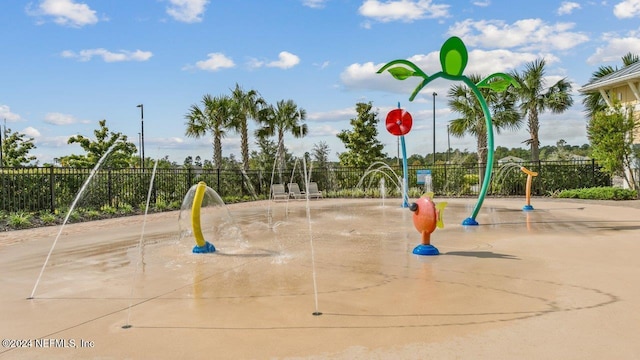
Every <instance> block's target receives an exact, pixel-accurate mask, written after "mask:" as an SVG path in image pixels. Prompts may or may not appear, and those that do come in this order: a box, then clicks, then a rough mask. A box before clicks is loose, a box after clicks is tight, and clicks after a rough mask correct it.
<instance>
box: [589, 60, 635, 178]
mask: <svg viewBox="0 0 640 360" xmlns="http://www.w3.org/2000/svg"><path fill="white" fill-rule="evenodd" d="M580 92H581V93H583V94H587V93H592V92H599V93H600V95H601V96H602V98H603V99H604V101H605V102H606V103H607V105H608V106H609V107H612V106H613V104H614V103H620V104H621V105H622V106H629V107H631V108H632V109H633V112H634V115H635V118H636V122H640V62H636V63H634V64H631V65H628V66H625V67H623V68H622V69H620V70H618V71H615V72H612V73H611V74H608V75H606V76H603V77H601V78H600V79H597V80H594V81H592V82H590V83H588V84H586V85H584V86H583V87H582V88H581V89H580ZM633 139H634V140H633V142H634V144H640V126H638V127H637V128H636V131H635V133H634V137H633ZM631 167H632V169H633V170H635V171H634V173H635V174H638V171H637V170H638V165H637V164H636V165H635V166H634V165H632V166H631ZM627 171H630V170H629V169H628V170H627ZM627 175H630V174H629V172H627ZM636 180H637V179H636ZM615 182H616V179H614V183H615ZM622 185H623V187H625V188H628V187H633V185H632V184H629V183H623V184H622Z"/></svg>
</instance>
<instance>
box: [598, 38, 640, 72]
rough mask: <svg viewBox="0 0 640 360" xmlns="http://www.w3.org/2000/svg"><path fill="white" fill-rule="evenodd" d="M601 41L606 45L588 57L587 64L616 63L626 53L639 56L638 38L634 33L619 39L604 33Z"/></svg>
mask: <svg viewBox="0 0 640 360" xmlns="http://www.w3.org/2000/svg"><path fill="white" fill-rule="evenodd" d="M603 41H604V42H605V43H606V44H605V45H604V46H602V47H598V48H597V49H596V52H595V53H594V54H593V55H591V56H589V58H588V59H587V64H591V65H594V64H599V63H602V62H611V61H614V62H618V63H621V60H620V59H621V58H622V57H623V56H624V55H625V54H626V53H628V52H631V53H633V54H640V37H638V36H636V35H635V34H634V33H629V34H627V36H626V37H621V36H619V35H618V34H616V33H606V34H604V35H603Z"/></svg>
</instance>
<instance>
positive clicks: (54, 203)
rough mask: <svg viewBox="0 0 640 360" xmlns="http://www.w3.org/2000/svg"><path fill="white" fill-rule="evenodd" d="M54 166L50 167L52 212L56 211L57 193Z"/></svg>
mask: <svg viewBox="0 0 640 360" xmlns="http://www.w3.org/2000/svg"><path fill="white" fill-rule="evenodd" d="M54 176H55V175H54V172H53V166H51V167H49V195H50V196H51V213H52V214H53V213H55V211H56V194H55V186H54V185H55V180H54Z"/></svg>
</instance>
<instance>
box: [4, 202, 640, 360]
mask: <svg viewBox="0 0 640 360" xmlns="http://www.w3.org/2000/svg"><path fill="white" fill-rule="evenodd" d="M442 200H443V199H438V200H437V201H442ZM446 201H448V202H449V204H448V206H447V209H446V217H447V218H449V217H451V218H456V217H460V216H463V214H466V213H468V211H469V209H470V208H471V207H472V205H473V204H472V200H469V199H446ZM521 201H522V200H521V199H487V202H486V204H485V208H484V209H485V211H483V212H482V214H480V216H479V220H481V222H482V224H485V225H480V226H476V227H463V226H460V225H459V224H458V225H456V224H450V223H449V224H447V226H446V227H445V228H444V229H439V230H438V233H437V234H440V235H438V236H442V238H443V239H446V240H443V241H439V240H438V239H440V237H438V238H434V241H436V242H437V244H438V247H439V250H440V253H441V255H440V256H437V257H421V256H415V255H413V254H411V249H412V248H413V247H414V245H415V238H416V235H418V234H417V232H416V229H415V228H414V226H413V223H412V218H411V215H412V213H411V212H410V211H409V210H407V209H403V208H401V207H400V206H399V199H398V198H396V199H393V201H389V205H387V206H380V205H379V201H378V200H376V199H369V200H366V199H336V200H332V199H324V200H322V201H314V202H311V204H312V205H311V223H312V225H313V228H312V235H313V237H314V241H315V244H316V256H317V264H318V269H317V270H318V291H319V307H320V310H321V311H322V312H323V316H320V317H314V316H312V314H311V312H312V311H313V309H314V304H313V285H312V282H311V266H310V261H309V255H310V254H309V252H310V250H309V246H308V234H307V233H306V231H307V228H308V227H307V217H306V216H307V215H306V204H305V202H304V201H297V202H296V201H293V202H289V203H288V204H284V203H278V204H273V203H272V204H271V207H272V215H273V225H274V226H272V228H271V230H270V228H269V226H268V224H267V219H266V215H265V211H264V210H265V207H266V206H267V204H266V202H255V203H246V204H237V205H230V206H229V207H228V210H229V212H230V214H231V215H232V217H233V220H234V224H235V225H229V224H227V225H225V226H223V227H222V228H214V227H212V226H209V225H207V224H208V223H207V221H208V219H209V218H208V217H207V215H206V214H205V213H204V212H203V223H202V225H203V235H204V236H205V238H207V239H209V237H208V236H209V235H210V233H211V232H212V231H215V232H219V234H218V235H217V236H218V237H217V238H216V240H214V243H215V245H216V252H214V253H211V254H206V255H198V254H192V253H191V250H192V248H193V245H194V243H193V238H182V239H181V238H180V236H179V232H180V229H179V226H178V225H177V223H176V219H177V217H178V213H177V212H172V213H161V214H154V215H151V216H149V219H148V224H147V232H146V234H145V239H144V247H143V249H142V263H141V265H140V275H139V276H138V278H137V280H136V282H135V284H134V292H133V306H132V308H131V325H132V327H131V328H130V329H122V328H121V326H122V324H123V323H124V322H125V318H126V311H127V307H128V305H129V301H130V298H129V290H130V286H131V272H132V268H133V267H134V266H136V262H137V258H138V253H137V248H136V246H137V241H138V239H137V238H138V234H139V229H140V222H141V217H132V218H122V219H114V220H108V221H98V222H94V223H92V224H70V225H69V226H68V228H67V229H66V230H65V232H64V233H63V236H62V237H61V239H60V243H59V244H58V248H57V249H56V251H55V252H54V253H53V254H52V257H51V263H50V265H49V266H48V268H47V271H46V272H45V274H44V276H43V279H42V281H41V285H40V288H39V291H38V295H37V296H36V298H35V299H33V300H25V296H26V294H28V293H29V291H30V290H31V286H32V285H33V279H34V276H35V275H36V274H37V272H38V270H39V266H40V265H41V261H42V258H44V257H45V255H46V253H47V250H48V245H49V244H50V241H51V239H50V236H51V235H50V232H51V231H50V230H49V229H37V230H28V231H26V232H16V233H6V234H2V235H0V255H2V258H3V262H2V263H1V264H0V271H2V272H3V274H5V275H6V276H3V278H2V279H1V280H0V281H1V282H2V283H1V284H0V285H1V286H2V288H3V289H10V291H4V292H2V294H1V295H0V309H1V310H0V311H1V312H2V314H1V315H2V318H3V323H4V324H5V325H6V326H4V327H3V328H2V330H0V332H2V336H3V338H43V337H47V338H61V339H75V340H76V341H79V339H84V340H89V341H93V343H94V345H93V347H85V348H79V347H78V348H73V349H70V348H31V349H27V348H20V349H18V348H14V349H8V348H3V349H0V351H1V353H0V359H3V358H7V359H13V358H21V357H22V358H56V357H57V358H62V357H71V356H75V357H83V358H92V357H94V358H95V357H103V358H109V357H111V358H123V357H135V358H177V357H185V356H190V357H198V354H202V353H203V352H215V354H216V356H217V357H218V358H287V357H299V358H300V357H302V358H304V357H312V358H313V357H316V358H323V357H324V358H337V359H352V358H358V357H359V358H425V357H428V356H432V357H440V358H446V357H447V355H450V354H456V355H458V356H459V357H461V358H473V357H478V356H479V357H483V358H488V357H493V358H497V357H503V358H512V357H516V356H519V357H524V358H540V357H542V356H543V355H544V354H548V353H550V352H551V353H554V354H557V355H558V356H559V357H563V358H593V357H601V358H607V357H613V358H632V357H633V354H636V353H638V351H640V345H638V344H637V342H636V341H635V337H634V334H635V332H634V329H635V328H636V326H637V323H636V319H635V318H634V316H633V314H635V310H634V309H635V308H637V307H638V306H640V293H638V291H637V289H635V287H630V286H628V284H629V281H632V279H635V278H637V277H638V276H640V270H638V268H637V266H635V261H636V259H635V258H634V257H633V256H632V255H631V254H634V253H637V252H638V251H640V244H638V242H637V241H632V239H635V238H637V236H638V235H640V233H639V231H640V230H638V229H640V222H639V221H638V220H637V219H638V218H640V209H633V208H619V207H615V206H604V205H599V204H593V203H580V202H558V201H554V200H548V199H538V200H537V206H536V211H534V212H523V211H521V210H520V206H521ZM603 214H606V215H607V216H608V217H606V218H604V217H603ZM222 218H223V219H224V218H225V217H222ZM234 226H235V227H234ZM17 233H21V234H17ZM25 233H28V234H29V236H24V235H23V234H25ZM605 239H606V241H607V243H608V244H609V249H610V250H611V251H612V252H613V253H612V254H611V256H608V257H603V256H602V253H601V251H599V249H596V248H595V247H585V246H584V244H585V242H590V241H600V240H605ZM540 248H544V249H545V251H544V252H541V251H539V249H540ZM596 262H597V263H598V267H597V268H596V267H594V266H593V264H594V263H596ZM611 274H616V276H614V277H612V276H611ZM619 299H625V301H624V302H621V301H619ZM603 324H610V326H604V327H603V326H602V325H603ZM596 328H597V329H598V330H597V331H594V329H596ZM539 329H554V331H552V332H549V331H539ZM558 333H563V334H571V336H562V337H561V336H557V334H558ZM249 339H250V341H251V346H247V341H249ZM611 342H614V343H615V344H616V346H613V347H611V346H604V345H605V344H610V343H611ZM460 343H464V344H465V346H464V347H461V346H460ZM541 343H544V344H545V346H544V347H543V348H544V349H543V348H542V347H540V346H539V344H541Z"/></svg>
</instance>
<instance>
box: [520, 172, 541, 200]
mask: <svg viewBox="0 0 640 360" xmlns="http://www.w3.org/2000/svg"><path fill="white" fill-rule="evenodd" d="M520 170H522V172H523V173H525V174H527V188H526V199H527V204H526V205H525V206H524V208H523V210H533V206H531V182H532V181H533V177H534V176H538V173H537V172H535V171H531V170H529V169H527V168H526V167H524V166H522V167H520Z"/></svg>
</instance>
